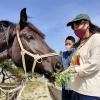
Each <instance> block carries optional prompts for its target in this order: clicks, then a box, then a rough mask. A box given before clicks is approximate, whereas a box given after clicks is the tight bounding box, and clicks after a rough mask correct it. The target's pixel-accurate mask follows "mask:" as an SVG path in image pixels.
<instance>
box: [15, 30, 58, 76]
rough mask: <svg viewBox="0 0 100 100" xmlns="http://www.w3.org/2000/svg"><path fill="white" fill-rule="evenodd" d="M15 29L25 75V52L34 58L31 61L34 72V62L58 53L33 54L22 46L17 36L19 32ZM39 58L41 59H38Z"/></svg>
mask: <svg viewBox="0 0 100 100" xmlns="http://www.w3.org/2000/svg"><path fill="white" fill-rule="evenodd" d="M16 31H17V39H18V43H19V45H20V48H21V56H22V64H23V68H24V71H25V76H26V77H27V72H26V64H25V54H27V55H29V56H31V57H33V58H34V62H33V66H32V73H33V72H34V69H35V66H36V63H42V59H43V58H46V57H51V56H57V55H58V54H57V53H49V54H43V55H39V54H33V53H31V52H29V51H27V50H25V49H24V47H23V45H22V42H21V39H20V37H19V32H18V30H16ZM39 59H41V60H40V61H38V60H39Z"/></svg>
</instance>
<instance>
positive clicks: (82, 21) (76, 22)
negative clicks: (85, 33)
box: [71, 20, 87, 29]
mask: <svg viewBox="0 0 100 100" xmlns="http://www.w3.org/2000/svg"><path fill="white" fill-rule="evenodd" d="M86 21H87V20H78V21H75V22H73V24H74V23H75V24H76V25H81V24H83V23H85V22H86ZM73 24H72V25H71V28H72V29H74V25H73Z"/></svg>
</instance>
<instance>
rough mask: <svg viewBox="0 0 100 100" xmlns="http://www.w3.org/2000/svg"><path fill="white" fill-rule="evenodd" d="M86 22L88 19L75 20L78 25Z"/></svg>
mask: <svg viewBox="0 0 100 100" xmlns="http://www.w3.org/2000/svg"><path fill="white" fill-rule="evenodd" d="M85 22H86V20H79V21H75V22H74V23H75V24H76V25H80V24H83V23H85Z"/></svg>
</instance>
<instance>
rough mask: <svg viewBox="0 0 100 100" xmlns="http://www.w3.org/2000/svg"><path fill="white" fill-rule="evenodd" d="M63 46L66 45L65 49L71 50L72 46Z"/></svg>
mask: <svg viewBox="0 0 100 100" xmlns="http://www.w3.org/2000/svg"><path fill="white" fill-rule="evenodd" d="M65 47H66V49H67V51H73V48H72V46H70V45H66V46H65Z"/></svg>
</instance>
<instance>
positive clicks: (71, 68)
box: [60, 67, 77, 75]
mask: <svg viewBox="0 0 100 100" xmlns="http://www.w3.org/2000/svg"><path fill="white" fill-rule="evenodd" d="M69 70H70V72H72V73H77V72H76V70H75V68H74V67H69V68H68V69H66V70H64V71H62V72H61V73H60V75H63V74H65V73H67V72H68V71H69Z"/></svg>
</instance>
